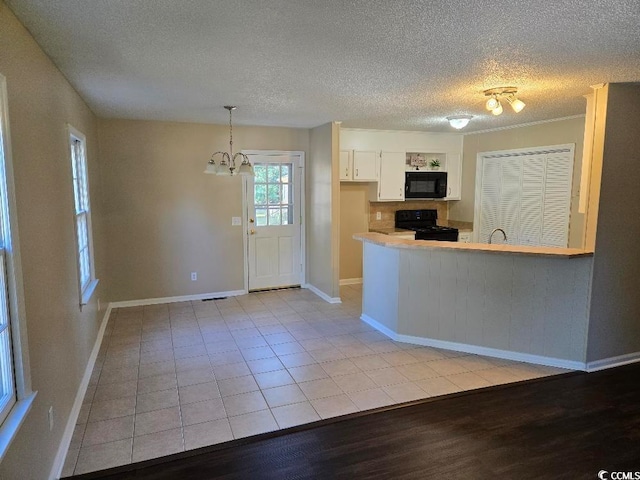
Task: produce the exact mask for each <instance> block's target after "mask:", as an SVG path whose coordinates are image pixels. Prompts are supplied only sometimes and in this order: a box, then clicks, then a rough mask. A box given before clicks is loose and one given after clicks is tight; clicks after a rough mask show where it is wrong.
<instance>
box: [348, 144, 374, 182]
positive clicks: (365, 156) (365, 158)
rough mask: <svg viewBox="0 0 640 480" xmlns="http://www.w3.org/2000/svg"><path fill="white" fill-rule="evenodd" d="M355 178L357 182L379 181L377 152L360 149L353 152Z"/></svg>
mask: <svg viewBox="0 0 640 480" xmlns="http://www.w3.org/2000/svg"><path fill="white" fill-rule="evenodd" d="M353 180H355V181H356V182H377V181H378V155H377V152H370V151H359V150H355V151H354V152H353Z"/></svg>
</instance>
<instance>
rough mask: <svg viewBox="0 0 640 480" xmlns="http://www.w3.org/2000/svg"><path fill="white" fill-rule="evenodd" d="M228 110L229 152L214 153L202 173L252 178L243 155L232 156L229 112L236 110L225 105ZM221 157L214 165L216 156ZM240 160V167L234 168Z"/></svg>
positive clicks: (250, 169) (247, 161)
mask: <svg viewBox="0 0 640 480" xmlns="http://www.w3.org/2000/svg"><path fill="white" fill-rule="evenodd" d="M224 108H226V109H227V110H229V152H228V153H227V152H214V153H213V154H212V155H211V159H210V160H209V162H208V163H207V168H206V169H205V171H204V173H210V174H213V175H236V174H238V175H244V176H253V167H252V166H251V162H250V161H249V157H247V156H246V155H245V154H244V153H242V152H238V153H236V154H235V155H234V154H233V125H232V123H231V115H232V114H231V112H232V111H233V110H235V109H236V107H234V106H230V105H225V107H224ZM218 154H219V155H221V158H220V162H219V163H217V164H216V161H215V157H216V155H218ZM237 159H241V160H242V161H241V163H240V167H237V168H236V160H237Z"/></svg>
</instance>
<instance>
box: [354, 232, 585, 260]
mask: <svg viewBox="0 0 640 480" xmlns="http://www.w3.org/2000/svg"><path fill="white" fill-rule="evenodd" d="M396 235H399V234H396ZM353 238H354V239H355V240H360V241H362V242H370V243H373V244H375V245H380V246H383V247H391V248H401V249H415V250H430V249H434V250H464V251H470V252H485V253H495V254H507V255H532V256H541V257H556V258H557V257H564V258H579V257H590V256H593V252H591V251H587V250H582V249H578V248H557V247H538V246H526V245H506V244H487V243H460V242H438V241H433V240H407V239H404V238H398V237H397V236H395V235H387V234H382V233H372V232H368V233H357V234H355V235H354V236H353Z"/></svg>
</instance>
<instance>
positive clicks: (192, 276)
mask: <svg viewBox="0 0 640 480" xmlns="http://www.w3.org/2000/svg"><path fill="white" fill-rule="evenodd" d="M197 280H198V272H191V281H192V282H195V281H197Z"/></svg>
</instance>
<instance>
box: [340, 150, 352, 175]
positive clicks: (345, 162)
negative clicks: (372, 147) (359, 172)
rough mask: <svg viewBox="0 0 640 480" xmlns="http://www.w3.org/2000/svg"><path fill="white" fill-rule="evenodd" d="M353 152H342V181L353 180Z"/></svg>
mask: <svg viewBox="0 0 640 480" xmlns="http://www.w3.org/2000/svg"><path fill="white" fill-rule="evenodd" d="M352 165H353V150H340V181H348V180H351V179H352V177H351V170H352Z"/></svg>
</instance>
